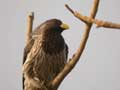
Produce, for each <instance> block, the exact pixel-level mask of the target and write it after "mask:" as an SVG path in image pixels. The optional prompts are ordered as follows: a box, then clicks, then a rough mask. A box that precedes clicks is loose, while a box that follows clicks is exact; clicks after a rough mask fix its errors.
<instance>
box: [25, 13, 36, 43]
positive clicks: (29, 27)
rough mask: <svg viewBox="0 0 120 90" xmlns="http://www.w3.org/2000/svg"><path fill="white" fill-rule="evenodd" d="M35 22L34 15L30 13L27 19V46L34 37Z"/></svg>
mask: <svg viewBox="0 0 120 90" xmlns="http://www.w3.org/2000/svg"><path fill="white" fill-rule="evenodd" d="M33 20H34V13H33V12H30V13H29V15H28V17H27V32H26V44H27V43H28V42H29V41H30V40H31V38H32V36H31V33H32V26H33Z"/></svg>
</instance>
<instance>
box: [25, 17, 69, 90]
mask: <svg viewBox="0 0 120 90" xmlns="http://www.w3.org/2000/svg"><path fill="white" fill-rule="evenodd" d="M68 29H69V26H68V25H67V24H65V23H63V22H62V21H61V20H59V19H49V20H46V21H44V22H43V23H42V24H41V25H39V26H38V27H37V28H36V29H35V30H34V31H33V32H32V34H31V36H32V38H31V40H29V42H28V44H27V45H26V46H25V48H24V54H23V90H48V89H47V87H48V86H49V84H50V82H52V80H53V79H54V78H55V77H56V76H57V75H58V74H59V73H60V72H61V71H62V70H63V68H64V66H65V64H66V63H67V57H68V46H67V44H66V42H65V40H64V38H63V36H62V32H63V31H65V30H68Z"/></svg>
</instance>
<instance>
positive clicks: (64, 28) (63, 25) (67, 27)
mask: <svg viewBox="0 0 120 90" xmlns="http://www.w3.org/2000/svg"><path fill="white" fill-rule="evenodd" d="M60 27H61V28H62V29H63V30H67V29H69V26H68V25H67V24H65V23H62V24H61V25H60Z"/></svg>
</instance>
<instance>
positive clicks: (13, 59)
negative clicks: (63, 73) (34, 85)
mask: <svg viewBox="0 0 120 90" xmlns="http://www.w3.org/2000/svg"><path fill="white" fill-rule="evenodd" d="M66 3H67V4H68V5H70V6H71V8H73V9H74V10H76V11H79V12H81V13H82V14H83V15H89V12H90V8H91V6H92V4H93V0H12V1H11V0H1V1H0V90H22V57H23V48H24V46H25V33H26V17H27V15H28V13H29V12H31V11H34V12H35V19H34V25H33V28H36V27H37V26H38V25H39V24H40V23H42V22H43V21H45V20H47V19H51V18H58V19H61V20H62V21H63V22H65V23H67V24H69V26H70V30H68V31H65V32H63V36H64V38H65V41H66V42H67V44H68V46H69V57H72V55H73V53H74V52H75V51H76V49H77V48H78V46H79V43H80V40H81V36H82V33H83V32H84V24H83V23H82V22H81V21H79V20H78V19H76V18H75V17H74V16H73V15H72V14H71V13H70V12H69V11H68V10H67V9H66V8H65V7H64V4H66ZM96 18H97V19H101V20H107V21H112V22H116V23H120V0H101V1H100V5H99V11H98V13H97V16H96ZM59 89H60V90H120V30H115V29H106V28H96V26H95V25H93V27H92V30H91V33H90V37H89V39H88V42H87V46H86V48H85V50H84V52H83V54H82V57H81V59H80V61H79V62H78V64H77V65H76V67H75V68H74V70H73V71H72V72H71V73H70V74H69V75H68V76H67V77H66V78H65V80H64V81H63V82H62V84H61V86H60V88H59Z"/></svg>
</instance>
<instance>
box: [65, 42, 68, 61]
mask: <svg viewBox="0 0 120 90" xmlns="http://www.w3.org/2000/svg"><path fill="white" fill-rule="evenodd" d="M65 49H66V60H67V59H68V53H69V48H68V45H67V44H65Z"/></svg>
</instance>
